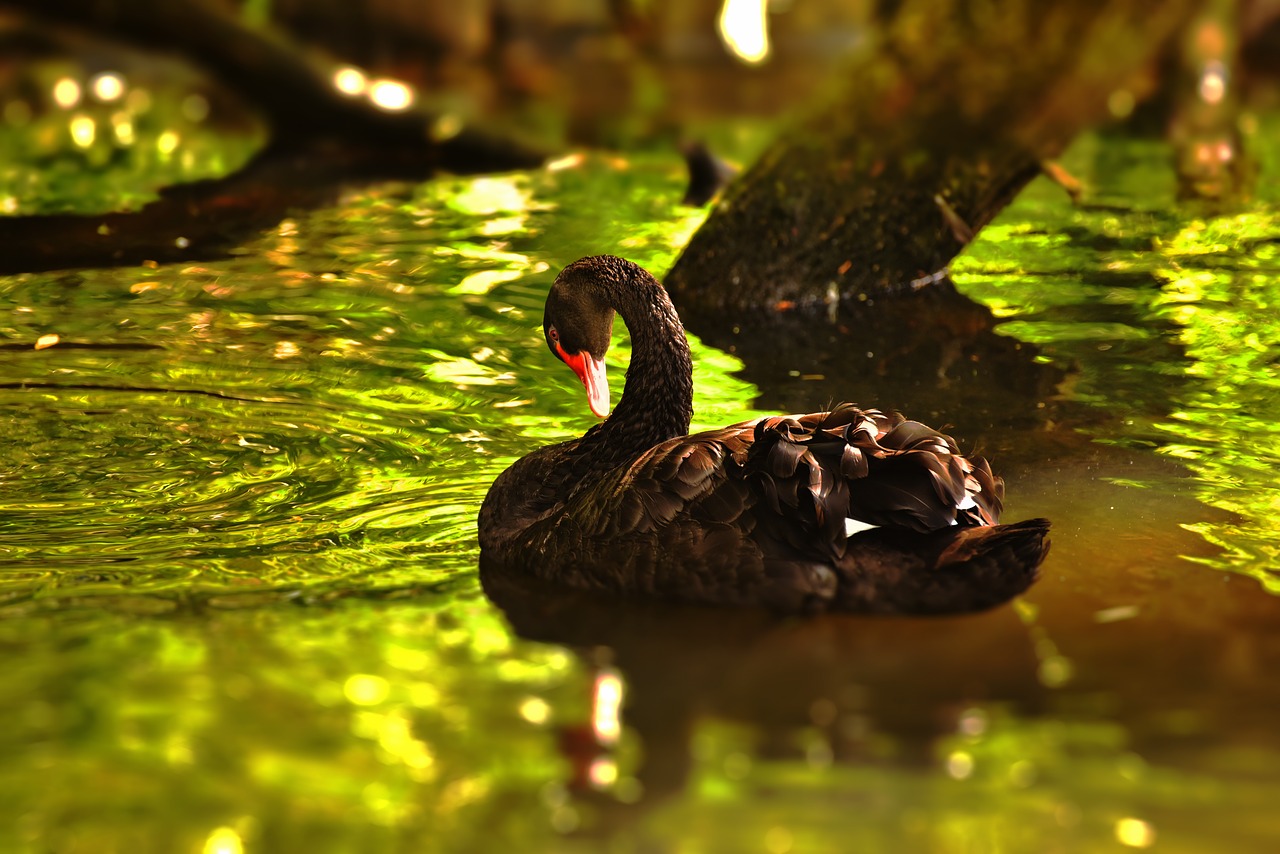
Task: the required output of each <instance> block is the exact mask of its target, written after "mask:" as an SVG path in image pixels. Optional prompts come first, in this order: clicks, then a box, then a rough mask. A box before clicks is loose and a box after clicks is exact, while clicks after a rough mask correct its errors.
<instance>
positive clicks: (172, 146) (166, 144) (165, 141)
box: [156, 130, 182, 154]
mask: <svg viewBox="0 0 1280 854" xmlns="http://www.w3.org/2000/svg"><path fill="white" fill-rule="evenodd" d="M180 142H182V137H181V136H179V135H178V134H177V133H176V132H175V131H171V130H167V131H165V132H164V133H162V134H160V136H158V137H157V138H156V150H157V151H159V152H160V153H161V154H173V152H175V151H177V150H178V143H180Z"/></svg>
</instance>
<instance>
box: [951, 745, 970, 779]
mask: <svg viewBox="0 0 1280 854" xmlns="http://www.w3.org/2000/svg"><path fill="white" fill-rule="evenodd" d="M947 774H949V775H950V776H951V778H952V779H955V780H967V779H969V777H971V776H972V775H973V757H972V756H970V755H969V754H968V753H966V752H964V751H963V750H957V751H955V752H954V753H952V754H951V755H950V756H948V757H947Z"/></svg>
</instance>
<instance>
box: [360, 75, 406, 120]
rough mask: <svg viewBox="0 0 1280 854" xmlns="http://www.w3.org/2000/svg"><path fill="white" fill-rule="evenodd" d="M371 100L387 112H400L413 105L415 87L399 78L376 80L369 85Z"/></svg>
mask: <svg viewBox="0 0 1280 854" xmlns="http://www.w3.org/2000/svg"><path fill="white" fill-rule="evenodd" d="M369 100H370V101H372V102H373V105H374V106H375V107H378V108H380V109H383V110H386V111H387V112H391V113H394V112H399V111H400V110H407V109H409V107H411V106H413V89H411V88H410V87H409V86H408V85H407V84H404V83H401V82H400V81H399V80H375V81H373V83H372V84H371V85H370V86H369Z"/></svg>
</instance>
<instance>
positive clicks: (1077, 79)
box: [666, 0, 1193, 328]
mask: <svg viewBox="0 0 1280 854" xmlns="http://www.w3.org/2000/svg"><path fill="white" fill-rule="evenodd" d="M885 5H887V6H893V7H894V8H895V9H896V11H895V12H894V14H893V15H892V17H891V18H890V19H889V20H888V21H886V22H885V23H884V26H883V27H882V28H881V29H880V31H879V33H878V34H877V38H876V40H875V43H874V45H873V46H872V47H871V48H870V50H869V51H868V52H866V53H865V54H863V55H861V56H859V57H857V58H855V59H854V61H853V63H852V65H851V66H850V68H849V70H848V73H847V74H846V75H844V85H843V88H842V89H841V91H840V92H839V93H838V94H836V95H835V96H834V97H832V98H831V99H830V100H829V101H828V102H826V104H825V105H824V106H823V107H821V108H820V109H818V110H816V111H815V112H813V113H812V114H811V115H810V117H809V118H808V119H807V120H804V121H803V122H801V123H800V124H799V125H798V126H797V127H795V128H794V129H793V130H791V131H790V132H788V133H786V134H784V135H783V136H782V137H781V138H780V139H779V140H778V141H777V142H776V143H774V145H773V146H772V147H771V148H770V149H769V150H768V151H767V152H766V153H765V155H764V156H763V157H761V158H760V160H759V161H758V162H757V163H756V164H755V165H754V166H753V167H752V168H751V169H750V170H749V171H748V172H747V173H746V174H745V175H744V176H743V177H742V178H741V179H740V180H739V181H738V182H737V184H735V185H734V186H732V187H731V188H730V189H729V191H728V193H727V195H726V197H725V199H724V201H723V202H722V203H721V204H720V206H719V207H718V208H716V209H715V210H714V211H713V212H712V214H711V216H710V217H709V218H708V220H707V222H706V223H705V224H704V225H703V226H702V228H701V229H699V230H698V232H697V233H696V234H695V235H694V237H693V239H692V240H691V241H690V243H689V245H688V246H687V247H686V249H685V251H684V253H683V254H682V255H681V256H680V258H679V259H678V260H677V262H676V264H675V266H674V267H673V268H672V270H671V271H670V273H669V274H668V276H667V278H666V285H667V288H668V290H669V291H670V292H671V293H672V296H673V297H674V299H675V301H676V303H677V305H678V306H679V307H680V309H681V311H682V313H689V312H694V313H696V312H697V311H702V310H705V311H706V312H715V313H717V314H722V313H723V312H724V311H725V310H726V309H727V310H730V311H731V312H737V313H743V312H744V310H747V309H758V308H762V307H782V308H800V309H803V308H805V307H814V306H822V305H824V304H830V303H832V302H835V301H838V300H840V299H842V298H849V297H857V296H859V295H861V296H864V297H865V296H881V295H887V294H891V293H897V292H904V291H911V290H913V289H916V288H919V287H922V286H925V285H928V284H931V283H933V282H936V281H939V280H940V279H941V278H942V277H941V275H940V273H941V272H942V271H943V270H944V269H945V267H946V265H947V263H948V262H949V261H950V260H951V259H952V258H954V257H955V255H956V254H957V253H958V252H959V251H960V250H961V249H962V248H964V246H965V245H966V244H967V243H968V242H969V241H970V240H972V238H973V236H974V235H975V234H976V233H977V232H978V231H979V230H980V229H981V228H982V227H983V226H984V225H986V224H987V223H988V222H990V221H991V219H992V218H993V217H994V216H995V215H996V214H997V213H999V211H1000V210H1001V209H1002V208H1003V207H1004V206H1005V205H1006V204H1007V203H1008V202H1009V201H1011V200H1012V199H1013V197H1014V196H1015V195H1016V194H1017V192H1018V191H1019V190H1020V189H1021V188H1022V187H1023V186H1024V185H1025V184H1026V183H1027V182H1028V181H1030V180H1031V179H1032V178H1033V177H1035V176H1036V175H1037V174H1039V172H1040V170H1041V168H1042V166H1041V164H1042V163H1044V162H1046V161H1047V160H1048V159H1050V158H1053V157H1056V156H1057V155H1058V154H1059V153H1061V151H1062V150H1063V149H1064V148H1065V147H1066V145H1067V143H1068V142H1070V140H1071V139H1072V138H1073V137H1074V136H1075V135H1076V134H1077V133H1078V132H1079V131H1080V130H1082V129H1083V128H1086V127H1088V126H1089V125H1091V124H1093V123H1095V122H1097V121H1098V120H1099V119H1100V118H1102V117H1104V116H1106V115H1107V114H1108V110H1109V109H1110V111H1111V112H1112V113H1115V114H1123V113H1124V112H1125V111H1126V109H1131V108H1132V105H1133V103H1134V102H1135V100H1137V99H1138V98H1139V97H1141V96H1142V95H1143V94H1144V89H1146V88H1148V87H1149V86H1150V82H1149V80H1144V79H1143V74H1144V72H1145V71H1147V70H1148V69H1149V67H1150V66H1151V65H1152V64H1153V61H1154V60H1155V59H1156V58H1157V57H1158V55H1159V54H1160V53H1161V51H1162V50H1164V49H1165V46H1166V45H1167V44H1168V43H1169V41H1170V40H1171V38H1172V37H1173V36H1174V35H1176V34H1177V33H1178V32H1179V31H1180V30H1181V28H1182V27H1184V26H1185V24H1186V21H1187V19H1188V17H1189V14H1190V7H1191V6H1192V5H1193V4H1191V3H1189V2H1186V0H1160V2H1157V3H1150V2H1140V0H1108V2H1101V0H1091V2H1074V0H1073V1H1072V2H1068V1H1067V0H1059V2H1044V0H1019V2H1015V3H1009V4H1001V6H1000V7H999V14H997V11H996V7H987V6H985V5H983V4H974V3H970V2H965V0H949V2H942V3H935V2H931V3H923V2H921V3H916V2H910V0H908V1H907V2H903V3H897V4H885ZM979 7H981V8H979ZM695 328H696V325H695Z"/></svg>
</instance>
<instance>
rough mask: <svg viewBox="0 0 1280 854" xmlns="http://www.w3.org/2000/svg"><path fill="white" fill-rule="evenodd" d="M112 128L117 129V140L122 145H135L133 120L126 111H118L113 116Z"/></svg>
mask: <svg viewBox="0 0 1280 854" xmlns="http://www.w3.org/2000/svg"><path fill="white" fill-rule="evenodd" d="M111 128H112V130H114V131H115V134H116V140H117V141H119V143H120V144H121V145H133V138H134V137H133V122H131V121H130V120H129V116H128V115H126V114H125V113H116V114H115V115H113V116H112V117H111Z"/></svg>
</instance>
